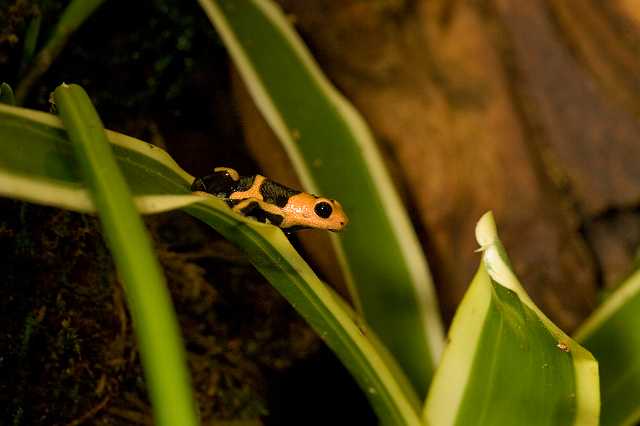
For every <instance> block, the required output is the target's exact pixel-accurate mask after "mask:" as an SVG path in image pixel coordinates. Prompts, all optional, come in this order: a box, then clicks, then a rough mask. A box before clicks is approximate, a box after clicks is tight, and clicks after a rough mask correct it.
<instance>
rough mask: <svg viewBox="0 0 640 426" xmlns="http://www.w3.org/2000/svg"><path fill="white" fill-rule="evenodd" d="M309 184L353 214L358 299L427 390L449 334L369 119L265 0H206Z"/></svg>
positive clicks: (351, 278) (348, 263) (350, 259)
mask: <svg viewBox="0 0 640 426" xmlns="http://www.w3.org/2000/svg"><path fill="white" fill-rule="evenodd" d="M200 5H201V6H202V8H203V9H204V10H205V12H206V13H207V15H208V16H209V18H210V19H211V21H212V23H213V24H214V25H215V27H216V29H217V30H218V33H219V34H220V37H221V38H222V40H223V41H224V43H225V45H226V46H227V49H228V51H229V54H230V55H231V57H232V58H233V60H234V62H235V64H236V66H237V68H238V70H239V71H240V74H241V75H242V77H243V79H244V82H245V84H246V85H247V87H248V89H249V92H250V93H251V95H252V96H253V99H254V101H255V103H256V105H257V106H258V108H259V109H260V111H261V112H262V114H263V116H264V117H265V118H266V120H267V122H268V123H269V125H270V126H271V128H272V129H273V131H274V132H275V134H276V135H277V136H278V138H279V139H280V141H281V142H282V144H283V146H284V148H285V150H286V151H287V153H288V155H289V158H290V159H291V161H292V162H293V165H294V167H295V170H296V172H297V173H298V176H300V178H301V180H302V182H303V184H304V186H305V188H306V189H307V190H309V191H311V192H314V193H317V194H322V195H324V196H328V197H332V198H336V199H338V200H339V201H340V202H341V203H342V204H343V206H344V207H345V210H346V211H347V213H348V214H349V216H350V218H351V222H350V224H349V227H348V228H347V230H346V231H345V232H343V233H342V235H340V236H334V239H333V241H334V243H335V244H334V246H335V247H336V251H337V253H338V256H339V257H340V258H341V263H342V265H343V269H344V272H345V275H346V278H347V282H348V283H349V285H350V291H351V293H352V297H353V299H354V301H355V303H356V306H357V308H358V309H359V310H360V309H361V310H362V311H363V313H364V316H365V318H366V320H367V322H368V323H369V324H370V325H371V327H372V328H373V329H374V330H375V331H376V333H377V334H378V335H379V336H380V338H381V339H382V341H383V342H384V344H385V345H387V346H388V347H389V349H390V350H391V352H392V353H393V355H394V356H395V357H396V358H397V359H398V361H399V363H400V365H401V366H402V367H403V369H404V370H405V371H406V372H407V374H408V376H409V377H410V379H411V381H412V383H413V385H414V386H415V388H416V389H417V391H418V394H419V395H420V396H421V397H423V396H424V395H426V391H427V388H428V384H429V382H430V380H431V376H432V374H433V368H434V364H435V362H436V361H437V359H438V357H439V354H440V352H441V348H442V343H443V332H442V325H441V322H440V316H439V313H438V305H437V302H436V299H435V293H434V290H433V286H432V282H431V279H430V275H429V270H428V267H427V263H426V260H425V259H424V256H423V254H422V248H421V247H420V245H419V243H418V241H417V238H416V236H415V233H414V231H413V229H412V227H411V224H410V221H409V219H408V217H407V214H406V212H405V210H404V208H403V205H402V201H401V200H400V198H399V197H398V194H397V193H396V191H395V190H394V187H393V184H392V182H391V180H390V178H389V176H388V173H387V172H386V170H385V168H384V165H383V161H382V160H381V157H380V154H379V153H378V150H377V147H376V144H375V141H374V140H373V137H372V135H371V132H370V131H369V129H368V128H367V126H366V124H365V122H364V120H363V119H362V117H360V115H359V114H358V113H357V112H356V110H355V109H354V108H353V107H352V106H351V105H350V104H349V103H348V102H347V101H346V100H345V99H344V98H343V97H342V96H341V95H340V94H339V93H338V92H337V90H336V89H335V88H334V87H333V86H332V85H331V84H330V83H329V81H328V80H327V78H326V77H325V76H324V75H323V74H322V72H321V70H320V69H319V67H318V66H317V64H316V63H315V62H314V60H313V58H312V57H311V55H310V54H309V52H308V50H307V49H306V47H305V46H304V44H303V43H302V41H301V40H300V38H299V37H298V36H297V34H296V33H295V32H294V31H293V30H292V29H291V26H290V24H289V22H288V21H287V19H286V17H285V16H284V15H283V13H282V11H281V10H280V9H278V8H277V6H275V5H274V4H273V3H272V2H270V1H266V0H215V1H214V0H200Z"/></svg>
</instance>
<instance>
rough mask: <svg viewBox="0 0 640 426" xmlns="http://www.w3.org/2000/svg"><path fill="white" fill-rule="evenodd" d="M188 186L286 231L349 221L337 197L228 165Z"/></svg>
mask: <svg viewBox="0 0 640 426" xmlns="http://www.w3.org/2000/svg"><path fill="white" fill-rule="evenodd" d="M191 190H192V191H194V192H205V193H208V194H211V195H214V196H216V197H219V198H222V199H224V200H225V201H226V202H227V204H228V205H229V207H231V208H232V209H233V211H235V212H237V213H240V214H242V215H244V216H248V217H253V218H255V219H256V220H258V221H260V222H263V223H270V224H273V225H276V226H279V227H280V228H282V229H284V230H285V231H287V232H292V231H295V230H299V229H308V228H315V229H326V230H328V231H334V232H336V231H341V230H342V229H343V228H344V227H345V226H346V225H347V223H349V219H348V218H347V215H346V214H345V212H344V210H343V209H342V206H341V205H340V203H338V202H337V201H336V200H332V199H329V198H324V197H318V196H315V195H312V194H309V193H307V192H302V191H297V190H295V189H291V188H287V187H286V186H284V185H280V184H279V183H277V182H274V181H272V180H270V179H267V178H265V177H264V176H261V175H254V176H240V175H239V174H238V172H237V171H235V170H234V169H231V168H228V167H216V168H215V169H214V170H213V174H211V175H208V176H205V177H202V178H197V179H195V180H194V181H193V184H192V185H191Z"/></svg>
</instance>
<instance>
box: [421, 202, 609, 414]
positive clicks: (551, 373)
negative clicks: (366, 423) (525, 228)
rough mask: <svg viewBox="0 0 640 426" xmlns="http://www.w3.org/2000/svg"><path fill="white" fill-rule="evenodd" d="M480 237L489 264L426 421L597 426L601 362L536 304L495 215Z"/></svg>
mask: <svg viewBox="0 0 640 426" xmlns="http://www.w3.org/2000/svg"><path fill="white" fill-rule="evenodd" d="M476 237H477V239H478V242H479V243H480V246H481V251H482V261H481V264H480V267H479V269H478V273H477V274H476V277H475V278H474V280H473V282H472V284H471V286H470V288H469V290H468V291H467V293H466V294H465V297H464V299H463V301H462V303H461V304H460V306H459V308H458V311H457V312H456V316H455V318H454V320H453V324H452V326H451V330H450V332H449V339H450V343H449V345H448V346H447V348H446V349H445V352H444V354H443V359H442V363H441V365H440V366H439V368H438V371H437V372H436V376H435V378H434V381H433V385H432V387H431V389H430V390H429V397H428V399H427V403H426V405H425V411H424V418H425V419H426V420H427V421H428V422H429V423H430V424H435V425H468V424H473V425H492V426H493V425H496V426H498V425H516V424H536V425H569V424H573V425H579V426H588V425H597V424H598V414H599V392H598V365H597V363H596V362H595V360H594V359H593V357H592V356H591V354H590V353H589V352H588V351H586V350H585V349H584V348H582V347H581V346H580V345H579V344H577V343H576V342H575V341H573V340H571V338H570V337H569V336H567V335H566V334H564V333H563V332H562V331H561V330H560V329H559V328H558V327H556V326H555V325H554V324H553V323H552V322H551V321H550V320H549V319H548V318H547V317H546V316H545V315H544V314H542V312H540V310H539V309H538V308H537V307H536V306H535V304H533V302H532V301H531V299H530V298H529V296H528V295H527V294H526V292H525V291H524V289H523V288H522V286H521V285H520V283H519V282H518V280H517V278H516V277H515V275H514V273H513V271H512V270H511V267H510V266H509V262H508V259H507V256H506V252H505V251H504V248H503V247H502V244H501V242H500V240H499V239H498V235H497V231H496V226H495V222H494V220H493V216H492V215H491V214H490V213H488V214H486V215H485V216H483V217H482V219H481V220H480V221H479V222H478V225H477V228H476ZM533 419H535V420H533Z"/></svg>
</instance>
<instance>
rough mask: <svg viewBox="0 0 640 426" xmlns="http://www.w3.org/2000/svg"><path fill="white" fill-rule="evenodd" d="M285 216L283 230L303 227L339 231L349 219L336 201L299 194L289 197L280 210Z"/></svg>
mask: <svg viewBox="0 0 640 426" xmlns="http://www.w3.org/2000/svg"><path fill="white" fill-rule="evenodd" d="M282 210H283V213H284V215H285V217H284V222H283V224H282V225H280V226H281V227H283V228H285V227H286V228H289V227H303V228H316V229H326V230H328V231H334V232H336V231H341V230H342V229H343V228H344V227H345V226H347V223H349V218H347V215H346V214H345V212H344V210H343V209H342V206H341V205H340V203H339V202H337V201H336V200H331V199H329V198H324V197H316V196H315V195H311V194H307V193H305V192H301V193H299V194H296V195H294V196H292V197H289V200H288V201H287V205H286V206H284V208H283V209H282Z"/></svg>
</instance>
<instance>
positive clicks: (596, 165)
mask: <svg viewBox="0 0 640 426" xmlns="http://www.w3.org/2000/svg"><path fill="white" fill-rule="evenodd" d="M280 3H281V5H282V6H283V8H284V10H285V11H286V12H287V13H290V14H291V15H292V19H293V20H294V22H295V23H296V27H297V29H298V31H299V32H300V33H301V35H302V36H303V37H304V39H305V41H306V42H307V44H308V45H309V46H310V48H311V50H312V52H313V53H314V55H315V57H316V58H317V60H318V62H319V63H320V65H321V67H322V68H323V69H324V70H325V72H326V73H327V74H328V76H329V77H330V78H331V79H332V81H333V82H334V83H335V84H336V85H337V87H338V88H339V89H340V90H341V91H342V92H343V93H344V94H345V95H346V96H347V97H348V98H349V99H350V100H351V101H352V102H353V103H354V105H355V106H356V107H357V108H358V109H359V110H360V111H361V113H362V114H363V115H364V117H365V119H366V120H367V122H368V124H369V125H370V126H371V128H372V129H373V131H374V133H375V134H376V136H377V138H378V141H379V143H380V147H381V150H382V151H383V153H384V154H385V155H386V156H387V159H388V160H389V164H390V166H391V169H392V170H393V173H394V176H396V177H397V182H396V183H397V184H398V186H399V187H400V190H401V193H403V194H405V200H406V204H407V207H408V208H410V210H411V213H412V216H413V217H414V219H415V221H416V225H417V227H418V229H422V230H424V241H425V249H426V251H427V257H428V259H429V262H430V266H431V268H432V270H433V271H434V278H435V281H436V285H437V287H438V292H439V297H440V303H441V306H442V308H443V312H444V314H445V317H446V318H447V319H450V318H451V316H452V315H453V312H454V310H455V307H456V305H457V303H458V302H459V300H460V298H461V297H462V295H463V294H464V291H465V289H466V287H467V285H468V283H469V282H470V280H471V278H472V275H473V273H474V272H475V270H476V268H477V265H478V260H479V258H478V255H477V254H476V253H474V250H475V248H476V242H475V239H474V232H473V231H474V226H475V223H476V221H477V220H478V218H479V217H480V216H481V215H482V213H484V212H485V211H487V210H493V211H494V213H495V215H496V219H497V222H498V226H499V230H500V235H501V236H502V238H503V241H504V243H505V245H506V247H507V250H508V252H509V254H510V256H511V258H512V261H513V263H514V267H515V269H516V272H517V273H518V275H519V277H520V278H521V280H522V281H523V283H524V284H525V286H526V287H527V289H528V291H529V293H530V294H531V296H532V297H533V299H534V300H535V301H536V302H537V303H538V304H539V305H540V306H541V307H542V309H543V311H545V312H546V313H547V314H548V315H549V316H550V317H551V318H552V319H553V320H555V321H556V323H558V324H559V325H560V326H561V327H563V328H564V329H566V330H568V331H570V330H572V329H573V328H574V327H576V326H577V325H578V324H579V323H580V321H581V320H582V319H583V318H584V317H585V316H586V315H588V313H589V312H590V311H591V310H592V309H593V307H594V306H595V302H596V291H597V289H598V287H599V286H601V285H611V284H612V283H613V282H615V281H616V280H619V279H620V278H621V277H622V276H624V274H625V273H626V271H627V270H628V269H629V267H630V263H631V261H632V259H633V253H634V252H635V248H636V246H637V244H638V242H639V240H640V216H639V215H638V214H637V211H636V209H637V206H638V201H639V199H640V168H639V167H637V166H636V163H637V161H638V160H639V159H640V144H639V143H638V137H639V136H640V121H639V120H638V114H639V113H640V98H639V97H638V96H637V93H638V90H637V89H638V85H640V80H638V78H637V76H638V75H640V73H638V71H640V61H638V59H637V58H638V56H637V52H636V51H634V49H633V43H634V42H637V40H638V37H639V34H640V32H639V30H638V28H640V12H638V11H637V10H636V9H637V8H634V7H633V6H632V5H631V3H632V2H630V1H628V0H617V1H611V2H596V1H591V0H527V1H520V0H485V1H463V0H459V1H455V0H446V1H445V0H404V1H403V0H387V1H375V2H373V1H367V0H314V1H304V2H301V1H297V0H281V1H280ZM621 28H622V29H621ZM236 86H237V87H239V85H236ZM238 92H239V93H240V92H241V91H240V90H239V91H238ZM239 99H240V102H239V105H240V108H239V109H240V111H241V114H242V115H243V118H244V120H245V123H246V124H247V126H245V128H246V129H247V132H248V133H247V136H248V139H249V142H250V143H251V141H252V140H253V141H254V145H261V144H262V143H263V142H264V137H265V136H264V134H265V132H266V128H265V127H264V125H262V127H261V128H262V129H263V131H260V132H256V131H255V130H250V129H256V128H260V126H259V125H258V123H259V121H260V120H261V119H260V117H259V115H258V114H256V112H255V110H253V111H252V110H251V107H250V106H249V104H248V100H247V98H246V96H245V97H243V96H239ZM257 133H260V134H259V135H258V134H257ZM258 161H259V162H260V163H261V164H262V166H263V167H264V169H265V171H266V172H268V173H271V174H274V175H275V176H276V177H278V176H284V175H285V174H287V173H288V172H287V171H286V167H285V168H282V167H281V164H282V158H281V157H280V156H279V155H277V154H271V155H269V154H265V153H264V152H263V153H261V154H258ZM278 165H280V168H279V169H278ZM330 262H331V260H330V259H325V260H323V261H321V263H323V264H330ZM327 269H328V270H330V269H331V268H327Z"/></svg>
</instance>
